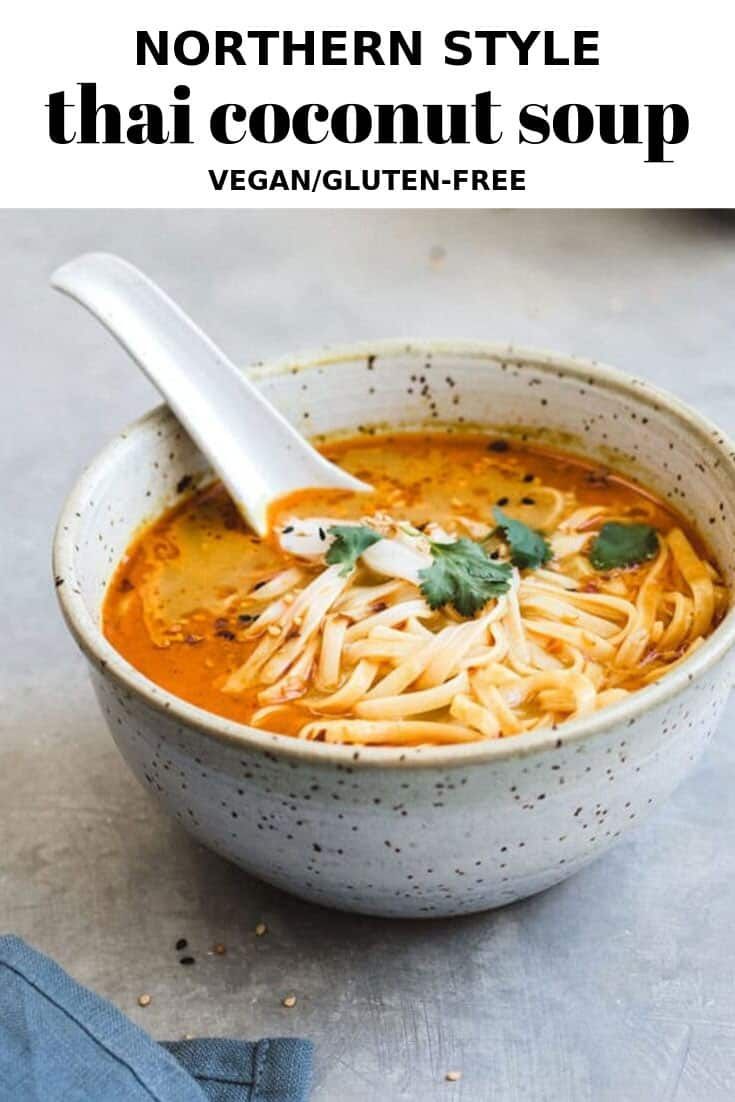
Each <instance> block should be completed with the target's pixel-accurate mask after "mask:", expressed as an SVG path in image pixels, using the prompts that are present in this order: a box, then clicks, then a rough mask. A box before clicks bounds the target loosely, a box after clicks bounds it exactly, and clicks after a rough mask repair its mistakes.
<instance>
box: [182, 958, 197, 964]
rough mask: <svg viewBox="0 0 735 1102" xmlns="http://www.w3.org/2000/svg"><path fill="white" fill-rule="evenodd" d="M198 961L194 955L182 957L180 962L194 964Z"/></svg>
mask: <svg viewBox="0 0 735 1102" xmlns="http://www.w3.org/2000/svg"><path fill="white" fill-rule="evenodd" d="M194 963H196V962H195V960H194V957H182V958H181V960H180V961H179V964H194Z"/></svg>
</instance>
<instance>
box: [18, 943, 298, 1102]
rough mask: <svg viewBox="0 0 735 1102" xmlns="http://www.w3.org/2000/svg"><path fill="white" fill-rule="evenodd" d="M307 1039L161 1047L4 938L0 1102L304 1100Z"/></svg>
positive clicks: (26, 948)
mask: <svg viewBox="0 0 735 1102" xmlns="http://www.w3.org/2000/svg"><path fill="white" fill-rule="evenodd" d="M312 1050H313V1046H312V1044H311V1042H310V1041H302V1040H297V1039H295V1038H290V1037H277V1038H274V1039H273V1040H263V1041H256V1042H250V1041H235V1040H228V1039H227V1038H208V1039H203V1040H194V1041H169V1042H164V1044H162V1045H161V1044H157V1043H156V1042H155V1041H153V1040H152V1039H151V1038H150V1037H149V1036H148V1035H147V1034H146V1033H144V1032H143V1030H142V1029H139V1028H138V1027H137V1026H136V1025H133V1023H132V1022H131V1021H129V1020H128V1019H127V1018H126V1017H125V1016H124V1014H122V1013H121V1012H120V1011H119V1010H117V1009H116V1008H115V1007H114V1006H112V1004H111V1003H108V1002H106V1001H105V1000H104V999H101V998H100V997H99V996H98V995H95V994H93V992H91V991H89V990H88V989H87V988H86V987H82V986H81V985H80V984H78V983H76V982H75V981H74V980H73V979H72V978H71V976H69V975H67V973H66V972H64V971H63V969H62V968H60V967H59V966H58V965H57V964H54V962H53V961H52V960H49V958H48V957H45V956H43V954H42V953H38V952H36V950H35V949H31V947H30V946H29V945H26V943H25V942H24V941H21V939H20V938H17V937H0V1102H21V1100H22V1102H306V1099H307V1097H308V1094H309V1086H310V1081H311V1060H312Z"/></svg>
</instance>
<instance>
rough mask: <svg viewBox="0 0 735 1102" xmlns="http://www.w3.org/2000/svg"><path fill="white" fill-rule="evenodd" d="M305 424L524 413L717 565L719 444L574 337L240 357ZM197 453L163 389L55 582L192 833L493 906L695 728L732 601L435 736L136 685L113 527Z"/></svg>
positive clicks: (624, 801) (499, 424) (377, 905)
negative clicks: (656, 675) (601, 668)
mask: <svg viewBox="0 0 735 1102" xmlns="http://www.w3.org/2000/svg"><path fill="white" fill-rule="evenodd" d="M253 374H254V376H255V377H256V378H257V380H258V381H259V385H260V386H261V387H262V389H263V391H264V392H265V394H266V395H267V396H268V398H269V399H271V400H272V401H273V402H274V403H275V404H276V405H277V406H278V407H279V408H280V409H281V410H282V411H283V412H284V413H285V415H286V416H287V417H289V418H290V419H291V420H292V421H293V423H294V424H295V425H296V426H297V427H298V428H299V429H301V430H302V431H303V432H304V433H306V434H308V435H310V436H312V437H318V436H319V435H320V434H322V433H331V432H333V431H336V430H354V431H356V432H370V431H372V430H373V428H374V427H375V426H381V425H397V424H406V425H413V426H415V425H417V424H420V425H426V424H428V425H431V424H435V425H455V426H457V428H458V429H459V428H461V426H462V425H465V426H476V425H481V426H486V427H492V428H493V429H494V430H496V431H497V430H500V431H502V432H504V433H513V432H516V433H517V432H518V431H519V430H518V429H517V428H516V426H519V425H521V426H523V434H524V435H525V436H527V437H528V438H532V439H538V440H541V441H548V442H551V443H554V444H557V445H561V446H563V447H566V448H567V449H569V450H571V451H576V452H578V453H580V454H584V455H586V456H590V457H594V458H595V459H597V460H600V461H601V462H604V463H608V464H610V465H611V466H613V467H615V468H617V469H619V470H621V471H623V472H627V473H629V474H631V475H633V476H635V477H636V478H638V479H640V480H641V481H642V482H643V483H644V484H648V485H649V486H651V487H652V488H653V489H655V490H656V491H657V493H658V494H660V495H661V496H662V497H663V498H665V499H667V500H669V501H670V502H671V503H672V504H673V505H674V506H676V508H677V509H679V510H680V511H681V512H682V513H683V514H685V515H686V516H687V517H689V518H690V519H691V521H692V522H693V523H694V524H695V525H696V526H697V527H698V528H699V530H700V531H701V532H702V533H703V535H704V536H705V537H706V539H707V541H708V543H709V545H710V547H711V548H712V550H713V552H714V554H715V555H716V557H717V559H718V561H719V563H720V566H721V568H722V571H723V573H724V575H725V577H726V579H727V582H728V583H729V585H730V586H733V585H735V462H734V452H733V446H732V445H731V444H730V443H729V442H728V441H727V440H726V439H725V438H724V437H723V435H722V434H721V433H720V432H719V430H718V429H716V428H715V427H714V426H713V425H711V424H709V423H708V422H706V421H705V420H703V419H702V418H701V417H699V416H698V415H697V414H696V413H694V412H692V411H691V410H689V409H687V408H686V407H684V406H683V405H681V404H680V403H679V402H678V401H676V400H675V399H673V398H671V397H669V396H668V395H664V394H662V393H661V392H659V391H656V390H653V389H652V388H651V387H649V386H648V385H646V384H645V383H643V382H642V381H641V380H639V379H633V378H629V377H627V376H625V375H622V374H620V373H619V372H617V371H613V370H612V369H610V368H603V367H601V366H599V365H597V364H594V363H590V362H585V361H584V360H578V359H570V358H568V357H566V356H559V355H553V354H549V353H546V352H538V351H529V350H525V349H518V348H511V347H507V346H501V345H491V344H476V343H461V342H451V343H450V342H437V341H424V342H399V341H391V342H381V343H375V344H370V345H356V346H351V347H347V348H340V349H337V350H332V351H329V352H327V353H324V354H321V355H319V356H312V357H306V358H303V359H298V360H293V359H292V360H288V361H286V362H282V363H277V364H271V365H267V366H263V365H260V366H259V367H257V368H255V369H254V370H253ZM205 469H206V463H205V461H204V459H203V457H202V456H201V454H200V453H199V452H198V451H197V449H196V447H195V446H194V444H193V443H192V442H191V440H190V439H189V438H188V437H187V436H186V434H185V433H184V431H183V430H182V429H181V427H180V426H179V425H178V423H177V422H176V421H175V420H174V418H173V417H172V416H171V415H170V414H169V413H168V412H167V411H166V409H164V408H160V409H157V410H154V411H153V412H152V413H150V414H149V415H148V416H146V417H144V418H143V419H142V420H140V421H138V422H137V423H136V424H134V425H133V426H132V427H130V428H129V429H127V430H126V431H125V432H123V433H121V435H120V436H119V437H117V439H116V440H114V441H113V442H112V443H111V444H110V445H109V446H108V447H107V448H106V449H105V450H104V451H103V452H102V454H101V455H100V456H98V458H97V459H96V460H95V461H94V462H93V463H92V465H91V466H90V467H89V469H88V470H87V471H86V473H85V474H84V475H83V477H82V478H81V480H80V481H79V483H78V485H77V486H76V488H75V489H74V491H73V493H72V494H71V496H70V498H69V500H68V501H67V503H66V505H65V507H64V510H63V513H62V516H61V520H60V523H59V528H58V532H57V536H56V543H55V573H56V579H57V587H58V588H57V592H58V594H59V598H60V601H61V606H62V609H63V612H64V615H65V617H66V620H67V623H68V625H69V628H70V630H71V632H72V634H73V635H74V637H75V638H76V640H77V642H78V643H79V645H80V647H81V648H82V650H83V651H84V653H85V655H86V656H87V658H88V659H89V663H90V666H91V671H92V679H93V682H94V688H95V691H96V693H97V697H98V699H99V703H100V705H101V708H102V711H103V713H104V715H105V718H106V720H107V724H108V726H109V728H110V731H111V732H112V736H113V738H114V740H115V742H116V744H117V746H118V748H119V749H120V752H121V753H122V755H123V757H124V758H125V761H126V762H127V763H128V765H129V766H130V768H131V770H132V771H133V773H134V774H135V776H136V777H137V778H138V780H139V781H140V782H141V784H143V785H144V786H146V787H147V788H148V789H149V790H150V792H151V794H152V795H153V797H154V798H155V799H156V800H157V801H158V802H159V803H160V804H161V805H162V806H163V807H164V808H165V809H166V810H167V811H168V812H169V813H170V814H171V815H173V816H174V818H175V819H177V820H178V821H179V823H181V825H182V826H183V827H184V828H185V829H186V830H187V831H189V833H191V834H192V835H194V837H195V838H197V839H198V840H199V841H201V842H203V843H204V844H205V845H207V846H209V847H211V849H213V850H215V851H216V852H217V853H219V854H222V855H224V856H225V857H227V858H229V859H230V860H232V861H234V862H236V863H237V864H238V865H240V866H242V868H244V869H247V871H248V872H250V873H253V874H254V875H255V876H258V877H261V878H262V879H264V880H267V881H270V882H271V883H272V884H275V885H277V886H278V887H280V888H283V889H285V890H287V891H290V892H293V893H295V894H296V895H299V896H301V897H302V898H305V899H309V900H312V901H313V902H315V903H321V904H326V905H329V906H333V907H338V908H341V909H344V910H350V911H361V912H365V913H370V914H377V915H387V916H406V917H408V916H411V917H416V916H427V917H428V916H439V915H454V914H460V913H464V912H470V911H478V910H482V909H484V908H488V907H497V906H499V905H501V904H504V903H508V902H510V901H511V900H515V899H519V898H521V897H523V896H527V895H530V894H532V893H533V892H538V891H540V890H541V889H543V888H546V887H548V886H549V885H551V884H554V883H555V882H557V881H559V880H561V879H563V878H564V877H567V876H569V875H570V874H571V873H573V872H576V871H577V870H578V869H580V868H582V867H583V866H584V865H586V864H587V863H588V862H589V861H592V860H593V859H594V858H596V857H599V856H600V855H601V854H603V853H604V852H605V850H607V849H608V848H609V847H610V846H612V845H614V844H615V842H616V841H617V840H618V839H619V838H620V837H621V836H622V835H623V834H624V833H625V832H626V831H627V830H630V829H632V828H633V827H634V826H635V825H636V824H638V823H639V822H641V820H643V819H644V818H645V817H646V816H647V815H649V814H650V813H651V811H652V810H653V809H654V808H655V807H656V805H657V804H659V803H660V802H661V800H663V799H665V798H666V797H667V796H668V794H669V793H670V792H671V791H672V789H673V788H674V786H675V785H677V784H678V783H679V781H680V780H681V779H682V777H684V776H685V775H686V774H687V773H688V772H689V770H690V769H691V768H692V766H693V763H694V762H695V761H696V760H697V758H698V757H699V755H700V753H701V752H702V750H703V748H704V746H705V744H706V743H707V741H708V740H709V739H710V737H711V736H712V734H713V732H714V730H715V728H716V725H717V721H718V718H719V716H720V713H721V711H722V709H723V706H724V704H725V701H726V698H727V695H728V692H729V689H730V683H731V665H732V653H733V652H732V651H731V647H732V643H733V638H734V635H735V613H733V612H732V611H731V612H729V613H728V615H727V616H726V618H725V619H724V621H723V622H722V624H721V625H720V626H719V627H718V628H717V630H716V631H715V632H714V633H713V634H712V636H711V637H710V638H709V639H708V640H707V641H706V642H705V643H704V645H702V646H701V647H700V648H699V649H698V650H697V651H696V653H694V654H693V655H692V656H691V657H690V658H688V659H687V660H686V661H685V662H684V663H682V664H681V665H680V666H679V667H678V668H676V669H675V670H673V671H672V672H671V673H669V674H667V675H666V676H665V677H664V678H663V679H662V680H661V681H659V682H657V683H656V684H654V685H652V686H650V687H648V688H646V689H643V690H641V691H640V692H637V693H635V694H633V695H632V696H631V697H630V698H629V699H626V700H625V701H623V702H622V703H620V704H617V705H614V706H612V707H609V708H606V709H604V710H603V711H601V712H599V713H597V714H595V715H593V716H591V717H589V718H585V719H582V720H577V721H572V722H570V723H567V724H565V725H563V726H561V727H559V728H558V729H557V730H539V731H537V732H534V733H531V734H527V735H523V736H521V737H518V738H513V739H507V740H500V741H492V742H488V743H482V744H481V743H472V744H469V745H465V746H454V747H436V748H413V749H406V748H392V749H390V748H387V749H376V748H367V749H355V748H354V747H342V746H330V745H325V744H319V743H314V742H301V741H298V740H296V739H293V738H289V737H285V736H281V735H276V734H271V733H269V732H264V731H258V730H255V729H253V728H250V727H247V726H243V725H240V724H237V723H234V722H230V721H228V720H226V719H222V718H220V717H218V716H214V715H211V714H209V713H207V712H205V711H203V710H201V709H199V708H196V707H193V706H192V705H190V704H187V703H185V702H184V701H183V700H179V699H178V698H177V697H175V696H172V695H171V694H170V693H168V692H166V691H164V690H163V689H160V688H158V687H157V686H156V685H154V684H152V683H151V682H150V681H148V680H147V679H146V678H145V677H144V676H143V675H142V674H140V673H138V672H137V671H136V670H135V669H134V668H133V667H132V666H131V665H130V664H129V663H128V662H126V661H125V659H124V658H122V657H121V656H120V655H119V654H118V653H117V652H116V651H114V650H113V649H112V647H111V646H110V645H109V643H108V642H107V641H106V640H105V639H104V637H103V636H102V634H101V631H100V606H101V603H102V599H103V596H104V593H105V588H106V586H107V584H108V581H109V579H110V577H111V575H112V573H113V571H114V569H115V566H116V565H117V563H118V561H119V559H120V557H121V556H122V555H123V553H124V551H125V549H126V547H127V546H128V544H129V542H130V540H131V537H132V536H133V535H134V533H135V532H136V531H137V529H138V528H139V526H140V525H141V524H142V523H143V522H145V521H146V520H148V519H150V518H152V517H155V516H156V514H158V513H159V512H160V511H161V510H163V509H165V508H166V507H167V506H169V505H171V504H173V503H174V502H175V501H176V500H177V497H178V496H179V495H180V492H181V487H182V486H183V485H184V484H185V481H184V480H185V479H186V476H191V475H193V476H198V475H201V474H202V473H203V472H204V471H205Z"/></svg>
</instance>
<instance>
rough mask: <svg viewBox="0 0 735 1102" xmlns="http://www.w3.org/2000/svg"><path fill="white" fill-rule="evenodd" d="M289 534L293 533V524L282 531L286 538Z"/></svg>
mask: <svg viewBox="0 0 735 1102" xmlns="http://www.w3.org/2000/svg"><path fill="white" fill-rule="evenodd" d="M289 532H293V524H287V525H286V527H285V528H284V529H283V530H282V534H283V535H284V536H286V535H288V533H289Z"/></svg>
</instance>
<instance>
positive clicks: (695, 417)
mask: <svg viewBox="0 0 735 1102" xmlns="http://www.w3.org/2000/svg"><path fill="white" fill-rule="evenodd" d="M399 354H404V355H406V354H416V355H417V356H418V357H421V356H426V355H427V354H431V355H461V356H464V357H466V358H470V359H472V358H476V359H478V360H488V359H490V360H495V361H498V362H506V363H514V364H515V365H517V366H520V367H530V368H533V369H534V370H537V371H541V372H544V371H546V372H553V373H554V374H558V373H559V372H563V373H564V375H567V376H571V377H573V378H578V379H580V380H585V381H587V382H589V380H590V379H594V383H595V384H596V385H597V384H601V385H603V386H604V387H606V388H607V389H608V390H612V391H616V392H618V393H622V394H625V395H626V396H627V397H628V398H631V399H633V400H634V401H636V402H638V403H639V404H641V405H643V406H648V407H650V408H651V409H652V410H655V411H657V412H661V411H662V410H663V411H664V412H666V413H668V414H669V415H670V416H672V417H673V418H674V419H675V420H677V421H678V422H679V423H680V424H681V425H682V427H683V428H684V429H685V430H686V431H687V433H688V434H689V435H693V436H695V437H699V439H700V440H701V441H702V443H703V444H704V443H706V446H707V448H708V449H714V450H715V451H717V452H718V458H719V460H720V463H721V466H722V467H723V468H724V470H725V471H726V472H728V473H729V476H730V478H731V479H732V482H733V487H734V488H735V442H733V441H731V440H730V439H729V438H728V436H727V434H726V433H724V432H723V431H722V430H721V429H720V428H719V427H718V426H717V425H715V424H714V423H713V422H712V421H710V420H709V419H708V418H707V417H705V416H703V415H702V414H700V413H698V412H697V411H696V410H694V409H692V408H691V407H690V406H688V405H687V404H686V403H684V402H682V401H681V400H680V399H678V398H676V397H675V396H674V395H672V394H669V393H668V392H667V391H665V390H661V389H659V388H658V387H656V386H652V385H651V384H650V383H648V382H646V381H645V380H643V379H639V378H637V377H636V376H633V375H630V374H628V373H627V372H623V371H620V370H619V369H617V368H613V367H609V366H607V365H605V364H601V363H599V362H598V361H596V360H591V359H588V358H585V357H578V356H570V355H566V354H563V353H556V352H550V351H546V350H543V349H536V348H532V347H528V346H523V345H513V344H506V343H502V342H493V341H477V340H461V339H457V340H434V339H431V338H417V339H412V338H388V339H383V340H372V341H371V340H368V341H359V342H353V343H349V344H342V345H334V346H328V347H326V348H322V349H319V350H317V351H313V352H304V353H301V354H298V355H292V356H285V357H281V358H277V359H274V360H270V361H267V362H264V361H259V362H256V363H255V364H253V365H250V366H248V367H245V368H244V370H246V371H247V372H248V373H249V375H250V376H251V377H252V378H254V379H255V380H258V379H264V378H269V377H272V376H277V375H282V374H286V373H294V374H295V373H299V372H301V371H305V370H314V369H319V368H324V367H329V366H335V365H337V364H340V363H344V362H348V361H355V360H361V359H367V358H368V357H371V356H375V357H376V358H379V357H381V356H391V355H393V356H395V355H399ZM170 419H173V414H171V412H170V410H169V409H168V407H167V406H166V405H159V406H157V407H156V408H154V409H152V410H150V411H149V412H148V413H146V414H144V415H143V416H142V417H139V418H138V419H136V420H135V421H133V422H132V423H131V424H130V425H128V426H127V427H126V428H125V429H123V430H122V432H120V433H118V434H117V436H116V437H114V438H113V439H112V440H111V441H110V442H109V443H108V444H107V445H106V446H105V447H104V448H103V449H102V450H101V451H99V452H98V453H97V455H96V456H95V457H94V458H93V459H92V461H91V462H90V463H89V464H88V466H87V467H86V468H85V469H84V471H83V472H82V474H81V476H80V477H79V478H78V480H77V482H76V483H75V485H74V486H73V488H72V490H71V492H70V493H69V495H68V497H67V498H66V501H65V502H64V504H63V506H62V509H61V513H60V515H59V520H58V522H57V526H56V531H55V534H54V540H53V572H54V579H55V582H56V593H57V597H58V600H59V604H60V606H61V611H62V613H63V616H64V619H65V621H66V623H67V626H68V627H69V630H70V632H71V634H72V635H73V637H74V638H75V640H76V642H77V644H78V645H79V647H80V649H81V650H82V652H83V653H84V654H85V655H86V657H87V658H88V659H89V660H90V662H91V663H92V665H93V666H96V667H97V668H98V669H99V670H100V671H101V672H102V673H103V674H105V675H109V676H111V677H112V678H113V679H114V680H115V681H116V682H117V684H118V685H119V686H120V687H121V688H122V689H123V690H125V691H126V692H128V693H131V694H134V695H136V696H139V697H142V698H143V700H144V702H145V703H146V704H148V705H149V706H150V707H152V708H153V709H154V710H156V711H158V712H160V713H161V714H163V715H166V716H167V717H168V718H169V720H170V721H172V722H175V723H178V724H179V725H181V726H186V727H189V728H194V729H195V730H196V732H197V733H198V734H199V735H203V736H205V737H207V738H209V739H211V740H212V741H214V742H215V743H219V744H225V745H226V746H229V747H230V748H234V749H240V750H243V751H244V750H251V751H252V750H255V751H260V752H269V753H271V754H277V755H278V756H284V757H286V758H292V759H297V760H299V761H302V762H304V761H308V762H311V763H312V764H313V765H315V766H317V765H320V764H323V765H326V764H330V763H331V764H336V765H341V766H342V767H343V768H344V767H345V766H350V767H353V768H354V767H355V766H360V767H380V768H386V767H400V768H421V767H423V768H426V767H433V768H443V769H444V768H449V767H458V766H459V767H462V766H468V765H474V764H479V763H492V762H497V761H502V760H505V759H508V758H525V757H528V756H531V755H533V754H536V753H538V752H543V751H548V750H553V749H560V748H561V747H563V746H568V745H576V744H578V743H581V742H584V741H585V740H587V739H589V738H591V737H592V736H594V735H597V734H601V733H605V732H608V731H610V729H612V728H615V727H620V726H626V725H627V726H632V725H633V723H635V722H636V720H638V719H639V718H640V717H641V716H642V715H644V714H645V713H647V712H649V711H651V710H652V709H654V708H656V707H658V706H659V705H661V704H662V703H664V702H665V701H667V700H669V699H670V698H671V697H673V696H676V695H677V694H679V693H680V692H681V691H682V690H683V689H685V688H686V687H687V685H689V684H691V683H692V682H693V681H694V680H695V679H696V678H697V677H699V676H700V675H701V674H703V673H704V672H705V671H706V670H708V669H709V668H710V667H712V666H713V665H715V664H716V663H718V662H719V661H720V660H721V659H722V658H723V657H724V656H725V655H726V654H727V652H728V650H729V649H730V648H731V646H732V645H733V643H734V642H735V605H733V604H731V606H730V608H729V609H728V612H727V613H726V615H725V617H724V618H723V620H722V622H721V623H720V624H718V626H717V628H716V629H715V631H714V632H713V633H712V634H711V635H710V636H709V637H708V638H707V639H706V640H705V641H704V643H703V644H702V645H701V646H700V647H698V648H697V650H696V651H695V652H694V653H693V654H691V655H690V656H689V657H688V658H686V659H685V660H684V661H683V662H682V663H681V664H680V665H679V666H677V667H675V669H673V670H671V671H670V672H669V673H667V674H665V675H664V676H663V677H662V678H661V680H660V681H656V682H654V683H653V684H652V685H649V686H646V687H645V688H643V689H638V690H636V692H635V693H632V694H631V695H630V697H628V698H626V699H624V700H622V701H620V702H619V703H617V704H612V705H609V706H608V707H606V708H604V709H602V710H601V711H599V712H595V713H593V714H592V715H591V716H588V717H584V718H582V719H577V720H569V721H567V722H565V723H564V724H562V725H560V726H559V727H557V728H553V727H549V728H541V729H539V730H538V731H531V732H529V733H527V734H524V735H523V737H522V738H512V739H494V740H491V741H487V742H482V741H478V742H471V743H462V744H452V745H440V746H418V747H408V746H398V747H372V746H354V745H342V744H332V743H323V742H311V741H307V740H302V739H297V738H294V737H293V736H292V735H280V734H276V733H275V732H271V731H262V730H259V729H257V728H255V727H250V726H248V725H247V724H243V723H238V722H236V721H234V720H229V719H226V718H225V717H224V716H219V715H216V714H215V713H213V712H208V711H206V710H205V709H203V708H199V707H197V706H196V705H194V704H190V703H189V702H188V701H186V700H183V699H182V698H181V697H178V696H175V695H174V694H173V693H170V692H168V691H167V690H166V689H163V688H161V687H159V686H158V685H156V684H155V683H154V682H152V681H151V680H149V678H147V677H146V676H145V675H144V674H142V673H141V672H140V671H138V670H137V669H136V668H135V667H134V666H132V665H131V664H130V663H129V662H128V661H127V660H126V659H125V658H123V656H122V655H121V654H120V653H119V652H118V651H117V650H115V648H114V647H113V646H112V644H111V643H109V642H108V640H107V639H106V638H105V636H104V635H103V634H102V630H101V627H100V625H99V624H98V623H96V622H95V620H94V618H93V617H92V616H91V614H90V612H89V610H88V608H87V606H86V603H85V601H84V599H83V597H82V595H81V590H80V588H79V586H78V584H77V575H76V558H77V555H78V552H77V551H76V550H75V544H77V542H78V540H77V535H78V531H79V527H80V525H81V521H82V516H83V514H84V510H85V509H86V507H87V503H88V502H89V501H90V500H93V495H94V493H95V492H96V487H97V486H98V485H99V482H100V480H101V477H102V476H103V474H104V472H106V471H109V470H110V469H111V468H112V467H114V465H115V463H116V462H117V460H118V458H119V456H120V455H121V454H122V453H123V452H124V451H125V449H126V448H127V447H129V446H130V441H131V439H132V438H134V436H135V435H136V434H137V433H139V432H141V431H142V430H144V429H145V428H146V427H147V426H148V425H149V424H150V423H152V422H157V421H165V420H170Z"/></svg>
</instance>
